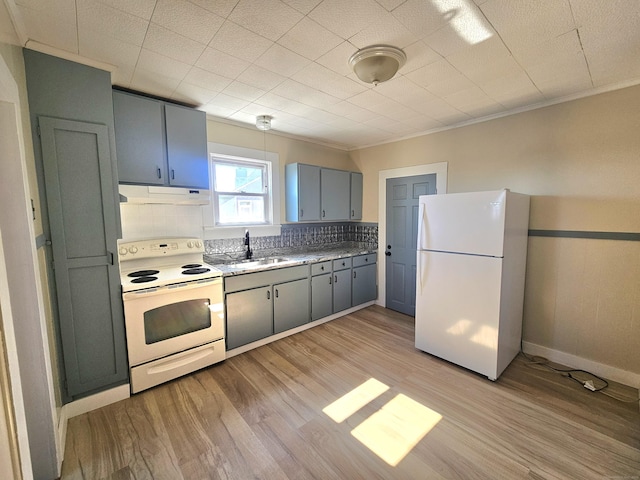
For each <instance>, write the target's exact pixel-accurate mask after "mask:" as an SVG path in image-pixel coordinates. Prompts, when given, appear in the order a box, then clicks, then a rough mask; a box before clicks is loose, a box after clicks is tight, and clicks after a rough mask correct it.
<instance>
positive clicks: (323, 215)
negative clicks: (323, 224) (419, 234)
mask: <svg viewBox="0 0 640 480" xmlns="http://www.w3.org/2000/svg"><path fill="white" fill-rule="evenodd" d="M325 216H326V215H325V213H324V210H322V218H324V217H325Z"/></svg>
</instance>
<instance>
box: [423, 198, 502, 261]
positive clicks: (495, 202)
mask: <svg viewBox="0 0 640 480" xmlns="http://www.w3.org/2000/svg"><path fill="white" fill-rule="evenodd" d="M507 194H508V192H507V190H498V191H491V192H471V193H452V194H446V195H423V196H420V213H419V229H418V250H438V251H443V252H458V253H470V254H474V255H488V256H493V257H501V256H503V242H504V229H505V208H506V207H505V205H506V199H507Z"/></svg>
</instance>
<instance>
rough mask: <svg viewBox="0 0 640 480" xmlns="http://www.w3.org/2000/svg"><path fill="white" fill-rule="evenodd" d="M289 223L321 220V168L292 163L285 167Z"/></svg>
mask: <svg viewBox="0 0 640 480" xmlns="http://www.w3.org/2000/svg"><path fill="white" fill-rule="evenodd" d="M285 184H286V211H287V221H288V222H310V221H316V220H320V167H317V166H314V165H304V164H302V163H290V164H288V165H287V166H286V167H285Z"/></svg>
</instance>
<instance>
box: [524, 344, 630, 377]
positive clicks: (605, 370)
mask: <svg viewBox="0 0 640 480" xmlns="http://www.w3.org/2000/svg"><path fill="white" fill-rule="evenodd" d="M522 350H524V352H525V353H528V354H530V355H539V356H541V357H545V358H546V359H548V360H551V361H552V362H556V363H560V364H562V365H566V366H567V367H569V368H577V369H580V370H586V371H587V372H591V373H593V374H595V375H598V376H599V377H602V378H606V379H607V380H613V381H614V382H618V383H622V384H624V385H627V386H629V387H633V388H637V389H640V374H638V373H634V372H629V371H628V370H622V369H621V368H617V367H612V366H611V365H606V364H604V363H598V362H594V361H593V360H589V359H586V358H582V357H578V356H576V355H572V354H570V353H565V352H561V351H560V350H553V349H551V348H547V347H543V346H542V345H537V344H535V343H531V342H522Z"/></svg>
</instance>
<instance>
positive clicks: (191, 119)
mask: <svg viewBox="0 0 640 480" xmlns="http://www.w3.org/2000/svg"><path fill="white" fill-rule="evenodd" d="M164 113H165V122H166V129H167V158H168V160H169V185H171V186H174V187H193V188H204V189H208V188H209V164H208V161H207V120H206V114H205V113H204V112H201V111H199V110H193V109H191V108H185V107H180V106H177V105H170V104H165V105H164Z"/></svg>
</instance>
